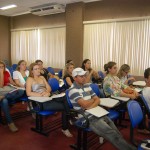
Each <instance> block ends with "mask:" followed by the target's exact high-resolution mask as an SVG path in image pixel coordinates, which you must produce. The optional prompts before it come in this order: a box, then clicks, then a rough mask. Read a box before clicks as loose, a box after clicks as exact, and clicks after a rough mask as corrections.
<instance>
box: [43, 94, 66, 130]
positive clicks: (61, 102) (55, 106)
mask: <svg viewBox="0 0 150 150" xmlns="http://www.w3.org/2000/svg"><path fill="white" fill-rule="evenodd" d="M43 109H44V110H50V111H60V112H62V129H63V130H66V129H68V115H69V106H68V103H67V100H66V97H65V96H64V97H62V98H55V99H53V100H52V101H49V102H46V103H44V104H43Z"/></svg>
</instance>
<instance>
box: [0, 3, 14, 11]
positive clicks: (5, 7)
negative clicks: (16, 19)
mask: <svg viewBox="0 0 150 150" xmlns="http://www.w3.org/2000/svg"><path fill="white" fill-rule="evenodd" d="M14 7H17V5H14V4H13V5H8V6H4V7H1V8H0V9H2V10H6V9H10V8H14Z"/></svg>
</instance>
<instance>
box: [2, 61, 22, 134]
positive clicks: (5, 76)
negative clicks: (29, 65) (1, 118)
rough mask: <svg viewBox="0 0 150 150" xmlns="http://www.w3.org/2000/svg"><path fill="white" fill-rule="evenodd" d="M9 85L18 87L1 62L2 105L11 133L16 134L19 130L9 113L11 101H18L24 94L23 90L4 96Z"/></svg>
mask: <svg viewBox="0 0 150 150" xmlns="http://www.w3.org/2000/svg"><path fill="white" fill-rule="evenodd" d="M9 84H13V85H16V84H15V83H14V81H13V80H12V78H11V76H10V74H9V73H8V72H7V71H6V66H5V64H4V63H3V62H1V61H0V95H1V96H0V105H1V108H2V111H3V112H4V115H5V117H6V120H7V123H8V127H9V129H10V131H12V132H16V131H18V128H17V127H16V126H15V124H14V122H13V120H12V118H11V115H10V111H9V101H13V100H16V99H17V98H19V97H21V96H22V95H23V93H24V91H23V90H16V91H14V92H11V93H6V94H4V95H2V93H3V91H4V90H5V89H6V87H7V86H8V87H9Z"/></svg>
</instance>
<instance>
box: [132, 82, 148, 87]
mask: <svg viewBox="0 0 150 150" xmlns="http://www.w3.org/2000/svg"><path fill="white" fill-rule="evenodd" d="M133 85H137V86H145V85H146V82H145V81H135V82H133Z"/></svg>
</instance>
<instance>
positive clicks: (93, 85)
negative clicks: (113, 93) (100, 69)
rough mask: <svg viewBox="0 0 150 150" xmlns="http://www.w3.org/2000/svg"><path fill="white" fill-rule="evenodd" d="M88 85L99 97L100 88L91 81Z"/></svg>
mask: <svg viewBox="0 0 150 150" xmlns="http://www.w3.org/2000/svg"><path fill="white" fill-rule="evenodd" d="M90 87H91V88H92V90H93V92H94V93H95V94H96V95H97V96H98V97H100V90H99V87H98V85H97V84H94V83H91V84H90Z"/></svg>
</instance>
